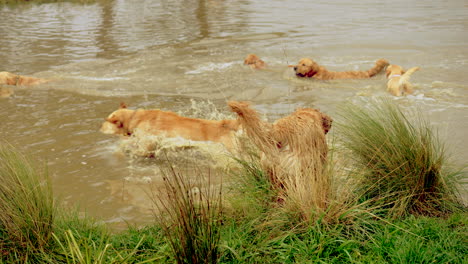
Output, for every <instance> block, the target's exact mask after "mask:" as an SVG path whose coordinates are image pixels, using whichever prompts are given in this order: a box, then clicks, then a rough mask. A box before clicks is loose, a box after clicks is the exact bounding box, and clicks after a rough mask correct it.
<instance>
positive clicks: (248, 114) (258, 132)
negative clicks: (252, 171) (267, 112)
mask: <svg viewBox="0 0 468 264" xmlns="http://www.w3.org/2000/svg"><path fill="white" fill-rule="evenodd" d="M228 106H229V107H230V108H231V111H232V112H234V113H236V114H237V116H238V119H239V121H240V123H241V126H242V128H243V129H244V131H245V132H246V133H247V135H248V136H249V138H250V139H252V140H253V141H254V143H255V145H257V146H258V147H259V148H260V150H262V151H263V152H266V153H269V152H270V151H271V150H272V149H276V147H275V146H276V145H275V142H274V140H273V138H272V125H271V124H269V123H266V122H263V121H262V120H260V117H259V115H258V113H257V112H256V111H255V110H254V109H252V108H251V107H250V105H249V103H247V102H238V101H230V102H228Z"/></svg>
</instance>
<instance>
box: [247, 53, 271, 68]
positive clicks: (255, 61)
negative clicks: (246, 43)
mask: <svg viewBox="0 0 468 264" xmlns="http://www.w3.org/2000/svg"><path fill="white" fill-rule="evenodd" d="M244 65H249V67H250V68H251V69H264V68H265V67H266V63H265V62H264V61H262V60H261V59H260V58H259V57H258V56H257V55H255V54H249V55H247V57H245V60H244Z"/></svg>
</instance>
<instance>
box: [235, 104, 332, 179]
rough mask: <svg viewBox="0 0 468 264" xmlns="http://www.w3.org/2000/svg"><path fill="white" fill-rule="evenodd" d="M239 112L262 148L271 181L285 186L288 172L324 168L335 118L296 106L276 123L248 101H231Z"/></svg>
mask: <svg viewBox="0 0 468 264" xmlns="http://www.w3.org/2000/svg"><path fill="white" fill-rule="evenodd" d="M228 105H229V107H230V108H231V110H232V111H233V112H235V113H237V115H238V119H239V121H240V124H241V125H242V127H243V129H244V132H245V133H246V134H247V136H248V137H249V138H250V139H251V140H252V141H253V143H254V144H255V145H256V146H257V147H258V148H259V149H260V151H261V152H262V154H263V155H262V160H261V163H262V166H263V167H264V169H265V170H266V171H267V172H268V174H269V177H270V181H271V182H272V183H273V184H274V185H276V186H279V187H281V188H283V187H284V184H285V178H287V177H288V176H287V175H291V174H294V173H301V172H304V171H310V170H311V167H313V168H312V170H321V168H322V165H323V164H324V163H325V161H326V157H327V153H328V147H327V143H326V138H325V135H326V134H327V133H328V131H329V130H330V129H331V125H332V121H333V120H332V118H331V117H329V116H328V115H326V114H324V113H321V112H320V111H318V110H316V109H312V108H301V109H297V110H296V111H295V112H294V113H292V114H291V115H289V116H286V117H283V118H281V119H279V120H277V121H276V122H274V123H273V124H271V123H267V122H264V121H262V120H260V118H259V115H258V113H257V112H256V111H255V110H254V109H252V108H251V107H250V105H249V104H248V103H246V102H237V101H231V102H228Z"/></svg>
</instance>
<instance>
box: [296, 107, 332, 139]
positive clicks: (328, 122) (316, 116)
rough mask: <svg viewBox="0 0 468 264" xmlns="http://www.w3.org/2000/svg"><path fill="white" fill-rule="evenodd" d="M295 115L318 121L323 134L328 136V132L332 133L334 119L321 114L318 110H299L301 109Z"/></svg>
mask: <svg viewBox="0 0 468 264" xmlns="http://www.w3.org/2000/svg"><path fill="white" fill-rule="evenodd" d="M294 114H295V115H298V116H303V117H308V118H310V119H313V120H316V121H318V122H319V124H321V125H322V128H323V132H324V133H325V134H327V133H328V131H330V129H331V127H332V123H333V119H332V118H331V117H330V116H328V115H326V114H324V113H322V112H320V111H319V110H317V109H314V108H299V109H297V110H296V112H295V113H294Z"/></svg>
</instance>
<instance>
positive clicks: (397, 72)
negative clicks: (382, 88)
mask: <svg viewBox="0 0 468 264" xmlns="http://www.w3.org/2000/svg"><path fill="white" fill-rule="evenodd" d="M418 70H419V67H413V68H411V69H409V70H407V71H405V70H404V69H403V68H402V67H401V66H399V65H395V64H392V65H389V66H388V67H387V69H386V70H385V74H386V76H387V79H388V82H387V91H388V92H389V93H390V94H392V95H394V96H401V95H405V94H412V93H413V87H412V85H411V83H410V82H409V79H410V77H411V74H413V73H414V72H415V71H418Z"/></svg>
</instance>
